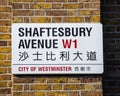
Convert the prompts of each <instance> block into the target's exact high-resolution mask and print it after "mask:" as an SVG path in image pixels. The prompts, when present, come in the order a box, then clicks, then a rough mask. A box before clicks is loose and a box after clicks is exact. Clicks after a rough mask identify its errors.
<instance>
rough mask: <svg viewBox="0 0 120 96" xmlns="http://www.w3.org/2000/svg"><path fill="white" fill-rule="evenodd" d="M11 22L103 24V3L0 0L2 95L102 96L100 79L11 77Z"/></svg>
mask: <svg viewBox="0 0 120 96" xmlns="http://www.w3.org/2000/svg"><path fill="white" fill-rule="evenodd" d="M11 22H12V23H64V22H71V23H73V22H100V0H0V96H73V95H74V96H102V77H101V76H89V75H85V76H83V75H66V76H64V75H59V76H57V75H55V76H54V75H48V76H47V75H37V76H36V75H34V76H31V75H24V76H23V75H22V76H14V75H12V73H11Z"/></svg>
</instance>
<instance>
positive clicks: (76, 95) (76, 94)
mask: <svg viewBox="0 0 120 96" xmlns="http://www.w3.org/2000/svg"><path fill="white" fill-rule="evenodd" d="M69 96H80V94H79V91H71V92H69Z"/></svg>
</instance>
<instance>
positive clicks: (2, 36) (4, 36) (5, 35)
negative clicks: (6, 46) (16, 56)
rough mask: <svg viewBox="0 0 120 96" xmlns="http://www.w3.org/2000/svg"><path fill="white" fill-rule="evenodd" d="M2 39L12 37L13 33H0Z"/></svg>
mask: <svg viewBox="0 0 120 96" xmlns="http://www.w3.org/2000/svg"><path fill="white" fill-rule="evenodd" d="M1 39H4V40H8V39H11V34H0V40H1Z"/></svg>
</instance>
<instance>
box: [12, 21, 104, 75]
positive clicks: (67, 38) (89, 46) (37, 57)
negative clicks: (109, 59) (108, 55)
mask: <svg viewBox="0 0 120 96" xmlns="http://www.w3.org/2000/svg"><path fill="white" fill-rule="evenodd" d="M102 30H103V29H102V25H101V24H100V23H40V24H39V23H14V24H13V25H12V73H13V74H101V73H103V34H102V33H103V32H102Z"/></svg>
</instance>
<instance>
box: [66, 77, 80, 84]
mask: <svg viewBox="0 0 120 96" xmlns="http://www.w3.org/2000/svg"><path fill="white" fill-rule="evenodd" d="M68 83H79V79H78V78H69V79H68Z"/></svg>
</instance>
